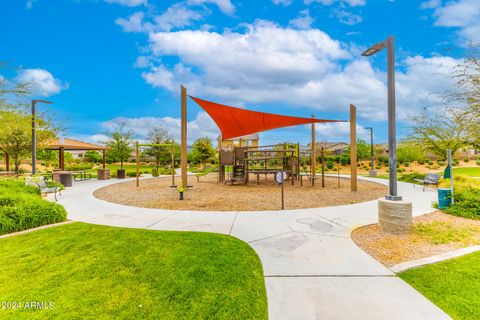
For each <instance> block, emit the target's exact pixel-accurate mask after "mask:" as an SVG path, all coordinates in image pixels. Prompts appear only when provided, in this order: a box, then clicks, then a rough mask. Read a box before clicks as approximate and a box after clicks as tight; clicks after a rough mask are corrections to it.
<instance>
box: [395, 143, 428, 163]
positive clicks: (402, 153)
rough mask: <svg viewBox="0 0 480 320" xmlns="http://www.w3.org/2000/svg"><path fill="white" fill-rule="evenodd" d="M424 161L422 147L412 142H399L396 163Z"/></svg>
mask: <svg viewBox="0 0 480 320" xmlns="http://www.w3.org/2000/svg"><path fill="white" fill-rule="evenodd" d="M423 159H425V151H424V150H423V147H422V146H420V145H418V144H414V143H412V142H408V141H405V142H401V143H399V144H398V145H397V161H398V162H399V163H404V162H413V161H420V160H423Z"/></svg>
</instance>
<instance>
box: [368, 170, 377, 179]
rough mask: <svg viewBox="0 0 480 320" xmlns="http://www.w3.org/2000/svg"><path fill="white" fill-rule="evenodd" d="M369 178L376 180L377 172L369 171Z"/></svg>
mask: <svg viewBox="0 0 480 320" xmlns="http://www.w3.org/2000/svg"><path fill="white" fill-rule="evenodd" d="M368 176H369V177H372V178H375V177H376V176H377V170H370V171H368Z"/></svg>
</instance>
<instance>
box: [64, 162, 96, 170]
mask: <svg viewBox="0 0 480 320" xmlns="http://www.w3.org/2000/svg"><path fill="white" fill-rule="evenodd" d="M92 168H93V164H92V163H78V164H71V165H68V166H65V170H68V171H79V170H90V169H92Z"/></svg>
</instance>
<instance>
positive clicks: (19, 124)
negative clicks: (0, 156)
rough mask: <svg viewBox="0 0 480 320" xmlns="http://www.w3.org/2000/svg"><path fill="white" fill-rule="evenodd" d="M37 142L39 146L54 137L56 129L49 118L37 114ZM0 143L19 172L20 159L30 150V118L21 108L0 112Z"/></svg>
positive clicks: (29, 152)
mask: <svg viewBox="0 0 480 320" xmlns="http://www.w3.org/2000/svg"><path fill="white" fill-rule="evenodd" d="M36 121H37V130H36V133H37V143H38V145H39V146H41V145H42V143H44V142H46V141H47V140H50V139H53V138H55V136H56V134H57V132H58V129H57V128H55V127H54V126H53V124H52V122H51V121H50V120H49V119H46V118H43V117H42V116H37V119H36ZM0 123H1V124H2V126H1V129H0V145H1V146H2V150H3V151H5V152H7V153H8V154H9V155H10V157H11V158H12V160H13V163H14V166H15V173H17V174H18V173H19V168H20V161H21V160H23V159H25V158H28V156H29V155H30V154H31V152H32V118H31V115H29V114H28V113H27V112H25V111H23V110H10V111H2V112H0Z"/></svg>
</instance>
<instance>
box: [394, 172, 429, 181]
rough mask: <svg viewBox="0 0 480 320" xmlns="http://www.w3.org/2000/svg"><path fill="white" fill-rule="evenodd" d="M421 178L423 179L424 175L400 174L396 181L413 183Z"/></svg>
mask: <svg viewBox="0 0 480 320" xmlns="http://www.w3.org/2000/svg"><path fill="white" fill-rule="evenodd" d="M423 178H425V174H423V173H418V172H412V173H406V174H402V175H401V176H400V177H399V178H398V180H399V181H403V182H409V183H415V179H418V180H422V179H423Z"/></svg>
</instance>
